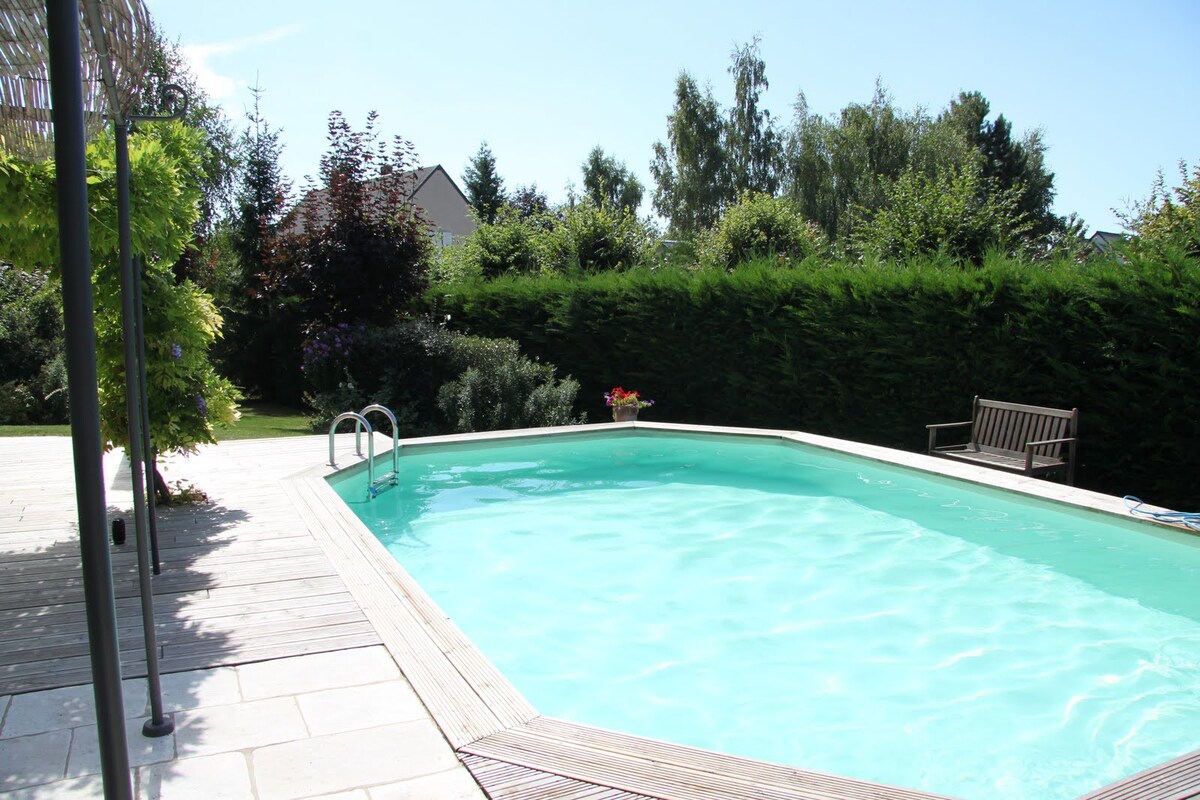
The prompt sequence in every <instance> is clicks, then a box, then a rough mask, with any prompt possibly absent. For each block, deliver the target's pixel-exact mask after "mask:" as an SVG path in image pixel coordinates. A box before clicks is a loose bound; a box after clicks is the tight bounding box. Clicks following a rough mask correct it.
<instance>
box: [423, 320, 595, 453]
mask: <svg viewBox="0 0 1200 800" xmlns="http://www.w3.org/2000/svg"><path fill="white" fill-rule="evenodd" d="M452 351H453V353H452V356H451V361H452V362H453V363H455V364H456V365H459V366H463V367H464V369H463V372H462V374H461V375H460V376H459V377H458V378H455V379H454V380H452V381H449V382H448V383H446V384H445V385H444V386H442V388H441V389H440V390H439V391H438V408H440V409H441V411H442V414H443V415H444V416H445V418H446V420H447V421H448V423H449V425H450V428H451V430H452V431H454V432H457V433H467V432H470V431H492V430H507V429H512V428H539V427H546V426H551V425H569V424H572V423H576V422H582V421H583V420H582V419H577V418H574V417H573V416H572V411H573V409H574V406H575V396H576V395H577V394H578V393H579V382H578V381H575V380H573V379H571V378H563V379H561V380H558V379H556V378H555V377H554V372H555V370H554V367H552V366H550V365H548V364H539V363H537V362H535V361H532V360H530V359H529V358H528V357H526V356H523V355H521V351H520V348H519V347H518V345H517V343H516V342H514V341H512V340H511V339H484V338H482V337H478V336H463V337H460V338H457V339H455V340H454V343H453V345H452Z"/></svg>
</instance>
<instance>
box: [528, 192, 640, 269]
mask: <svg viewBox="0 0 1200 800" xmlns="http://www.w3.org/2000/svg"><path fill="white" fill-rule="evenodd" d="M653 244H654V237H653V235H652V234H651V232H650V230H649V229H648V228H647V227H646V226H645V225H644V224H642V223H641V222H639V221H638V219H637V217H635V216H634V215H633V214H632V213H630V212H628V211H626V210H624V209H618V208H611V207H608V206H598V205H596V204H595V203H593V202H592V201H591V200H588V199H584V200H582V201H580V202H578V203H576V204H575V206H574V207H572V208H570V209H568V210H567V212H566V213H565V215H564V216H563V220H562V222H561V223H559V224H558V225H555V226H554V227H552V228H551V229H550V230H548V231H547V232H546V233H544V234H543V235H542V236H541V237H540V246H541V258H542V264H543V266H544V267H545V269H546V270H547V271H550V272H560V273H577V272H606V271H610V270H613V271H621V270H628V269H632V268H633V267H636V266H638V265H640V264H643V263H646V262H647V261H648V260H649V259H650V257H651V253H652V249H653Z"/></svg>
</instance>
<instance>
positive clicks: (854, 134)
mask: <svg viewBox="0 0 1200 800" xmlns="http://www.w3.org/2000/svg"><path fill="white" fill-rule="evenodd" d="M795 110H796V117H795V124H794V127H793V129H792V133H791V136H790V137H789V141H788V147H787V175H786V185H785V189H786V194H787V195H788V196H790V197H791V198H792V199H793V200H794V201H796V203H797V204H798V205H799V206H800V209H801V212H802V213H803V214H804V216H805V217H807V218H808V219H811V220H813V221H814V222H816V223H817V224H818V225H820V226H821V229H822V230H823V231H824V232H825V234H826V235H827V236H828V237H829V238H830V239H833V240H836V239H843V240H844V239H846V238H848V237H849V235H850V233H851V228H852V227H853V224H854V221H855V220H856V219H860V218H861V217H860V216H859V215H853V214H850V213H848V212H849V211H850V209H851V208H855V207H857V208H861V209H866V210H868V211H874V210H876V209H878V208H880V207H881V205H883V204H884V203H885V201H886V198H887V189H888V186H889V185H890V183H891V182H893V181H895V180H896V179H897V178H899V176H900V175H901V174H902V173H903V172H904V170H905V169H906V168H907V167H908V165H909V163H910V161H911V160H912V159H913V157H914V152H916V151H917V150H918V149H919V148H918V141H919V140H920V138H921V136H922V134H923V132H924V131H925V130H926V129H927V127H928V124H929V120H928V117H927V116H925V114H924V113H923V112H921V111H919V110H917V111H914V112H912V113H906V112H904V111H902V110H900V109H897V108H896V106H895V103H894V102H893V101H892V98H891V96H890V95H889V94H888V93H887V90H886V89H885V88H884V87H883V84H882V82H879V81H876V84H875V93H874V95H873V96H872V97H871V102H869V103H866V104H863V103H851V104H849V105H847V106H846V107H845V108H843V109H842V111H841V113H840V114H839V115H838V117H837V118H836V119H835V120H827V119H824V118H822V117H819V116H816V115H813V114H810V113H809V110H808V103H807V102H806V100H805V97H804V94H803V92H801V93H800V94H799V95H798V97H797V100H796V106H795ZM938 166H939V167H942V166H944V165H941V164H939V165H938Z"/></svg>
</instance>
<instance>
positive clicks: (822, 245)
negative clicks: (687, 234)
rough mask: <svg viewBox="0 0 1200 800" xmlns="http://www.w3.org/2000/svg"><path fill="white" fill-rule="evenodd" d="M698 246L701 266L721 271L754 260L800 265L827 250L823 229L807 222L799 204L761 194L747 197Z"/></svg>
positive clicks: (702, 238)
mask: <svg viewBox="0 0 1200 800" xmlns="http://www.w3.org/2000/svg"><path fill="white" fill-rule="evenodd" d="M697 244H698V246H697V255H698V256H699V261H700V265H701V266H703V267H717V268H720V269H733V268H734V267H736V266H737V265H739V264H743V263H746V262H748V261H751V260H752V259H754V258H774V259H777V260H778V261H779V262H781V263H796V264H798V263H800V262H801V261H803V260H804V259H806V258H808V257H809V256H811V255H817V254H820V253H822V252H824V251H825V249H826V248H827V242H826V241H825V236H824V234H822V233H821V230H820V228H819V227H817V225H816V224H815V223H813V222H809V221H806V220H805V219H804V217H803V216H802V215H801V213H800V209H799V207H798V206H797V205H796V204H795V203H793V202H792V201H791V200H788V199H786V198H782V197H772V196H771V195H768V194H762V193H760V192H747V193H745V194H743V195H742V197H741V199H740V200H738V202H737V203H736V204H735V205H732V206H730V207H729V208H728V209H727V210H726V211H725V213H724V214H723V215H722V216H721V219H720V221H719V222H718V223H717V224H716V225H714V226H713V227H712V228H711V229H709V230H708V231H707V232H705V233H704V234H703V235H701V236H700V237H699V241H698V243H697Z"/></svg>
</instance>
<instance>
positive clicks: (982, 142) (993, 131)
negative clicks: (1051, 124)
mask: <svg viewBox="0 0 1200 800" xmlns="http://www.w3.org/2000/svg"><path fill="white" fill-rule="evenodd" d="M990 112H991V104H990V103H988V101H987V98H985V97H984V96H983V95H982V94H980V93H979V92H960V93H959V95H958V97H957V98H956V99H955V100H952V101H951V102H950V104H949V106H947V108H946V110H945V111H943V112H942V114H941V115H940V116H939V117H938V121H939V122H945V123H947V124H950V125H952V126H953V127H956V128H957V129H959V130H961V131H962V133H963V134H964V135H965V136H966V137H967V141H969V142H970V143H971V144H972V145H973V146H974V147H975V148H976V149H977V150H978V151H979V154H980V155H981V156H982V158H983V173H982V174H983V180H984V183H983V189H984V191H998V192H1007V191H1010V190H1013V189H1016V190H1017V193H1018V195H1019V197H1020V201H1019V208H1020V210H1021V213H1023V214H1024V215H1025V217H1026V218H1027V220H1028V221H1029V222H1030V224H1031V228H1030V236H1032V237H1034V238H1044V237H1048V236H1049V235H1050V234H1051V233H1052V232H1054V231H1057V230H1059V229H1060V228H1062V226H1064V225H1065V224H1066V221H1065V220H1061V219H1059V218H1058V217H1056V216H1055V215H1054V213H1053V212H1052V211H1051V205H1052V204H1053V202H1054V173H1053V172H1050V171H1049V170H1047V169H1046V161H1045V155H1046V145H1045V143H1044V142H1043V141H1042V134H1041V131H1038V130H1034V131H1031V132H1029V133H1027V134H1026V135H1025V136H1024V137H1023V138H1022V139H1021V140H1019V141H1018V140H1016V139H1014V138H1013V131H1012V124H1011V123H1010V122H1009V121H1008V120H1007V119H1005V118H1004V115H1003V114H1000V115H999V116H997V117H996V120H995V121H994V122H992V121H989V120H988V118H987V117H988V114H989V113H990Z"/></svg>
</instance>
